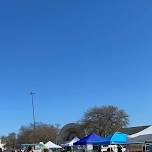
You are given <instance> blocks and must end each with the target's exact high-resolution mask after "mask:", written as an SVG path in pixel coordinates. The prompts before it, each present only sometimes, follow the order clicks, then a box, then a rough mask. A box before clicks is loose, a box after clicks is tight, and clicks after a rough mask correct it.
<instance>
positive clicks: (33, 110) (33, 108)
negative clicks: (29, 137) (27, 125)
mask: <svg viewBox="0 0 152 152" xmlns="http://www.w3.org/2000/svg"><path fill="white" fill-rule="evenodd" d="M34 94H35V93H34V92H30V95H31V96H32V112H33V129H34V131H35V107H34Z"/></svg>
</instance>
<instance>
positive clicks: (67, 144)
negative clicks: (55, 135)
mask: <svg viewBox="0 0 152 152" xmlns="http://www.w3.org/2000/svg"><path fill="white" fill-rule="evenodd" d="M79 140H80V139H79V138H78V137H74V138H73V139H72V140H71V141H69V142H67V143H66V144H64V146H69V147H72V146H73V144H74V143H75V142H77V141H79Z"/></svg>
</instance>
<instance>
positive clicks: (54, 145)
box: [45, 141, 62, 149]
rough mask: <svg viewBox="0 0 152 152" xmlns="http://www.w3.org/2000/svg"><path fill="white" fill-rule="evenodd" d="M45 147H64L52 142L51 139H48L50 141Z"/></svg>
mask: <svg viewBox="0 0 152 152" xmlns="http://www.w3.org/2000/svg"><path fill="white" fill-rule="evenodd" d="M45 147H46V148H48V149H59V148H62V147H61V146H59V145H56V144H54V143H53V142H51V141H48V142H47V143H46V144H45Z"/></svg>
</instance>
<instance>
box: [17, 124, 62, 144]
mask: <svg viewBox="0 0 152 152" xmlns="http://www.w3.org/2000/svg"><path fill="white" fill-rule="evenodd" d="M58 129H59V128H57V127H55V126H54V125H49V124H44V123H37V124H36V127H35V130H33V125H32V124H31V125H29V126H22V127H21V128H20V131H19V134H18V144H24V143H39V142H40V141H43V142H47V141H49V140H51V141H53V142H55V141H56V138H57V134H58Z"/></svg>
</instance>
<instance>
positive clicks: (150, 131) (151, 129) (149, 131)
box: [128, 126, 152, 138]
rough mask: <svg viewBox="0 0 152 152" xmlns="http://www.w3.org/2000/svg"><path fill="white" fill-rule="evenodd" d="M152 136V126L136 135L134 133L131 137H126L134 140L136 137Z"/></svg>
mask: <svg viewBox="0 0 152 152" xmlns="http://www.w3.org/2000/svg"><path fill="white" fill-rule="evenodd" d="M150 134H152V126H149V127H148V128H146V129H144V130H142V131H140V132H138V133H135V134H133V135H129V136H128V137H129V138H135V137H138V136H143V135H150Z"/></svg>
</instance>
